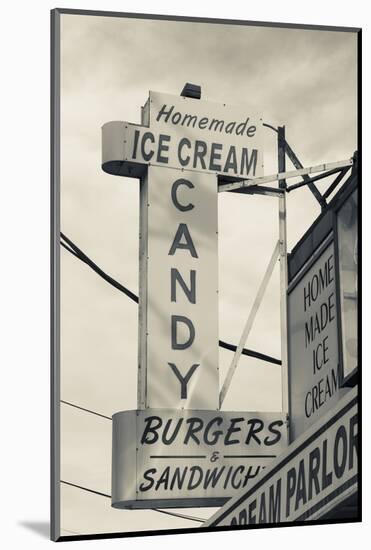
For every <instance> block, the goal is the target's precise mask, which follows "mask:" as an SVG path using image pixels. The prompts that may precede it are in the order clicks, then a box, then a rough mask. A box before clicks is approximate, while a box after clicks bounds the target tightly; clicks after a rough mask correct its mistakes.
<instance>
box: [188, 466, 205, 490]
mask: <svg viewBox="0 0 371 550" xmlns="http://www.w3.org/2000/svg"><path fill="white" fill-rule="evenodd" d="M189 471H190V472H191V476H190V478H189V482H188V490H192V489H196V487H198V486H199V485H200V483H201V481H202V475H203V474H202V469H201V468H200V466H191V467H190V469H189ZM196 473H198V479H196V481H194V478H195V476H196Z"/></svg>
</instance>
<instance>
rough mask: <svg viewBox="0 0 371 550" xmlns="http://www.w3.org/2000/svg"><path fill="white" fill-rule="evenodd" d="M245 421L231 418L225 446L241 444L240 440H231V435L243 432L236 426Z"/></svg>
mask: <svg viewBox="0 0 371 550" xmlns="http://www.w3.org/2000/svg"><path fill="white" fill-rule="evenodd" d="M243 421H244V418H243V417H242V418H231V422H230V425H229V427H228V430H227V433H226V435H225V438H224V445H235V444H236V443H239V442H240V440H239V439H230V437H231V435H232V434H234V433H237V432H240V431H241V428H235V424H238V423H241V422H243Z"/></svg>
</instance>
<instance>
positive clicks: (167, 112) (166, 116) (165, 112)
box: [156, 105, 174, 122]
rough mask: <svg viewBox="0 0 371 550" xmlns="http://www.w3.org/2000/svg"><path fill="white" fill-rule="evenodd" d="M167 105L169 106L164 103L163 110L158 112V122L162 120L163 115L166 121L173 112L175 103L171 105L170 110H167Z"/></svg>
mask: <svg viewBox="0 0 371 550" xmlns="http://www.w3.org/2000/svg"><path fill="white" fill-rule="evenodd" d="M166 107H167V105H163V106H162V107H161V110H160V111H159V112H158V115H157V117H156V120H157V122H158V121H159V120H160V118H161V117H162V116H164V117H165V122H167V121H168V120H169V117H170V115H171V113H172V112H173V110H174V105H172V106H171V109H170V111H165V109H166Z"/></svg>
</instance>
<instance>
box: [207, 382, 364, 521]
mask: <svg viewBox="0 0 371 550" xmlns="http://www.w3.org/2000/svg"><path fill="white" fill-rule="evenodd" d="M357 453H358V414H357V388H354V389H353V390H351V392H350V393H349V394H347V395H346V396H345V397H344V398H343V399H342V400H341V401H339V402H338V404H337V405H336V407H334V409H333V410H331V412H329V413H328V414H327V415H325V417H324V418H323V419H321V420H320V421H319V422H317V423H316V424H315V425H314V426H312V428H310V429H309V430H308V431H307V432H305V433H304V434H302V436H301V437H299V438H298V439H297V440H296V441H295V442H294V443H293V444H292V445H290V446H289V447H288V449H287V450H286V452H284V453H283V454H282V455H281V456H279V457H278V458H277V459H276V460H274V461H273V462H272V463H271V464H270V465H269V466H268V467H267V468H266V469H265V470H264V472H263V473H262V474H261V475H259V476H258V478H257V479H256V480H254V482H253V483H252V484H251V485H250V486H249V487H248V488H247V490H245V491H240V494H239V495H238V496H237V497H234V498H233V499H231V500H230V501H228V503H227V504H225V505H224V506H223V507H222V508H221V509H220V510H219V511H218V512H217V513H216V514H215V515H214V516H212V517H211V518H210V519H209V520H208V521H206V522H205V523H204V524H203V527H211V526H212V527H217V526H224V525H230V526H236V525H255V524H267V523H286V522H290V523H291V522H295V521H304V520H313V519H317V518H318V517H320V516H321V515H323V514H324V513H325V512H326V511H328V510H329V509H332V508H333V507H334V506H335V505H337V504H339V503H341V502H342V501H343V500H345V499H346V498H347V497H349V496H350V495H353V494H354V493H355V492H356V490H357V486H358V454H357Z"/></svg>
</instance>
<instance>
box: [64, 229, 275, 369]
mask: <svg viewBox="0 0 371 550" xmlns="http://www.w3.org/2000/svg"><path fill="white" fill-rule="evenodd" d="M63 241H65V242H63ZM61 245H62V246H63V248H65V250H67V251H68V252H70V253H71V254H73V255H74V256H75V257H76V258H78V259H79V260H81V261H82V262H83V263H85V264H86V265H87V266H89V267H90V268H91V269H92V270H93V271H95V273H97V274H98V275H99V276H100V277H102V278H103V279H104V280H105V281H106V282H107V283H109V284H110V285H112V286H113V287H115V288H116V289H117V290H120V291H121V292H123V293H124V294H125V295H126V296H128V298H130V299H131V300H133V301H134V302H136V303H138V302H139V299H138V296H137V295H136V294H134V292H132V291H131V290H129V289H128V288H126V287H125V286H124V285H122V284H121V283H119V282H118V281H116V279H114V278H113V277H111V276H110V275H108V273H106V272H105V271H103V269H101V268H100V267H99V266H98V265H97V264H96V263H95V262H94V261H93V260H92V259H91V258H89V256H87V255H86V254H85V252H83V251H82V250H81V249H80V248H79V247H78V246H77V245H76V244H75V243H74V242H73V241H71V239H69V238H68V237H67V236H66V235H65V234H64V233H62V232H61ZM219 346H220V347H221V348H224V349H227V350H229V351H236V349H237V346H235V345H234V344H229V343H227V342H224V341H223V340H219ZM242 355H247V356H248V357H254V358H255V359H259V360H261V361H265V362H267V363H272V364H273V365H282V361H280V359H276V358H275V357H271V356H270V355H266V354H264V353H260V352H258V351H254V350H251V349H247V348H243V349H242Z"/></svg>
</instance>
